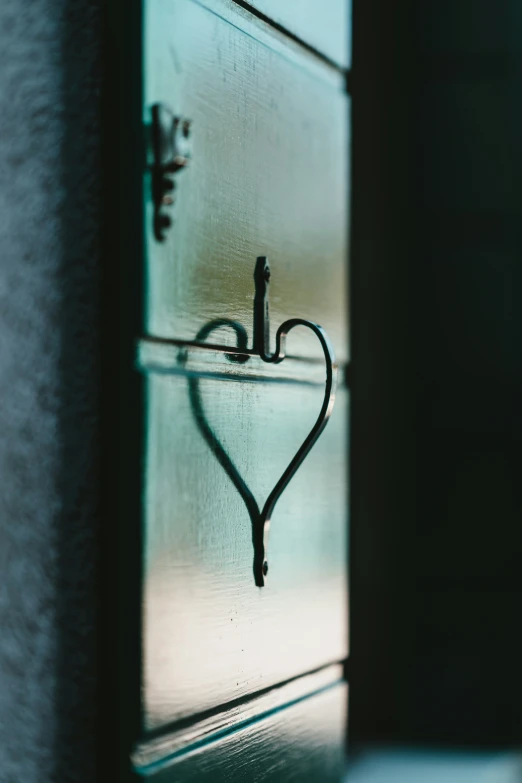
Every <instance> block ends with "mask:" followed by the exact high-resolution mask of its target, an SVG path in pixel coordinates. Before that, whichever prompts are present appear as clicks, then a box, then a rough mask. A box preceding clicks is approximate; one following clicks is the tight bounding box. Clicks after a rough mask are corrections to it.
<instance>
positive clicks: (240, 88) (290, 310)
mask: <svg viewBox="0 0 522 783" xmlns="http://www.w3.org/2000/svg"><path fill="white" fill-rule="evenodd" d="M213 5H214V6H215V8H216V12H215V13H212V12H211V11H210V10H208V9H206V8H203V7H202V6H200V5H199V4H197V3H196V2H193V0H176V1H175V2H172V0H153V2H147V3H146V6H145V9H146V13H145V106H144V119H145V122H150V121H151V107H152V106H153V104H155V103H157V102H163V103H165V104H168V105H169V106H170V107H171V108H172V110H173V112H174V113H178V114H179V115H180V116H183V117H187V118H190V119H191V120H192V146H193V149H192V160H191V162H190V164H189V166H188V167H187V169H186V170H185V171H182V172H179V173H178V174H177V175H175V181H176V189H175V192H174V198H175V203H174V205H173V206H172V207H171V208H169V214H170V216H171V217H172V219H173V226H172V227H171V228H170V230H168V232H167V235H166V240H165V241H164V242H158V241H157V240H156V239H155V237H154V233H153V230H152V225H153V217H152V205H151V201H150V178H149V177H148V175H147V176H146V178H145V198H146V203H147V216H146V253H147V265H146V275H147V276H146V285H145V295H146V311H147V316H146V324H145V330H146V332H147V333H148V334H152V335H156V336H162V337H172V338H176V339H185V340H194V339H195V336H196V334H197V333H198V331H199V329H200V328H201V326H202V325H203V324H204V323H205V322H207V321H210V320H212V319H215V318H233V319H235V320H237V321H240V322H241V323H243V324H244V325H245V326H246V327H247V328H250V324H251V320H252V299H251V291H252V273H253V268H254V263H255V259H256V257H257V256H268V258H269V260H270V262H271V264H272V269H273V279H272V282H271V288H272V294H271V299H272V318H273V321H274V323H280V322H281V321H284V320H285V319H287V318H289V317H304V318H309V319H311V320H312V321H315V322H317V323H319V324H321V325H322V326H323V327H324V328H325V329H327V331H328V333H329V335H330V338H331V339H332V341H333V343H334V346H335V349H336V354H337V357H338V358H339V359H340V360H345V359H346V358H347V355H348V329H347V312H346V300H347V275H346V248H347V236H346V223H347V221H346V215H347V179H348V162H347V161H348V139H347V123H348V109H349V106H348V102H347V97H346V95H345V94H344V92H343V88H344V82H343V79H342V78H340V76H339V74H338V72H337V71H336V70H335V69H333V68H329V67H328V66H327V65H325V64H323V63H319V64H318V63H317V62H315V61H314V58H313V57H311V56H309V55H308V54H307V53H306V52H305V51H303V52H299V51H297V50H296V49H292V48H288V47H286V46H284V45H283V44H282V43H281V40H280V36H279V37H278V36H277V35H276V34H275V32H273V31H271V29H270V28H269V27H268V26H267V25H265V24H263V23H261V22H259V20H256V19H254V18H252V19H250V18H249V17H250V15H249V14H248V13H246V12H244V11H243V12H242V15H240V16H238V17H237V18H236V17H232V20H233V21H234V24H232V23H231V21H230V20H225V19H223V18H221V17H220V16H219V15H218V14H217V11H219V10H223V12H224V11H225V10H226V8H228V7H229V6H230V5H232V6H233V5H234V4H230V3H221V2H219V3H218V2H216V3H214V4H213ZM239 10H242V9H239ZM239 25H241V26H242V29H241V30H240V29H238V26H239ZM291 352H292V353H294V354H296V355H299V356H305V355H308V354H311V355H314V356H321V355H322V354H321V348H320V347H319V346H318V344H316V343H314V342H312V344H309V343H308V344H305V343H304V342H303V340H302V339H301V337H300V336H299V335H296V337H295V339H293V340H292V345H291Z"/></svg>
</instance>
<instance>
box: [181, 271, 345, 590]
mask: <svg viewBox="0 0 522 783" xmlns="http://www.w3.org/2000/svg"><path fill="white" fill-rule="evenodd" d="M254 280H255V297H254V339H253V353H254V354H257V355H259V356H260V357H261V359H262V360H263V361H265V362H269V363H279V362H282V361H283V359H284V358H285V355H286V354H285V348H286V337H287V335H288V333H289V332H290V331H291V330H292V329H294V328H295V327H296V326H304V327H306V328H308V329H311V331H312V332H313V333H314V334H315V335H316V337H317V338H318V339H319V342H320V343H321V347H322V349H323V353H324V357H325V363H326V382H325V393H324V398H323V404H322V406H321V410H320V412H319V416H318V417H317V420H316V422H315V424H314V425H313V427H312V429H311V430H310V432H309V433H308V435H307V436H306V438H305V440H304V441H303V443H302V444H301V446H300V447H299V449H298V451H297V452H296V454H295V455H294V456H293V457H292V459H291V461H290V462H289V463H288V465H287V467H286V469H285V470H284V472H283V474H282V475H281V477H280V478H279V480H278V481H277V483H276V484H275V486H274V488H273V489H272V491H271V492H270V494H269V496H268V498H267V500H266V502H265V504H264V506H263V508H262V509H261V510H260V508H259V505H258V503H257V501H256V499H255V498H254V495H253V493H252V492H251V490H250V489H249V487H248V486H247V484H246V482H245V481H244V480H243V478H242V476H241V474H240V473H239V470H238V469H237V467H236V466H235V464H234V463H233V461H232V459H231V458H230V456H229V455H228V454H227V452H226V451H225V449H224V447H223V445H222V444H221V442H220V441H219V438H218V437H217V435H216V434H215V433H214V431H213V430H212V427H211V426H210V424H209V423H208V420H207V418H206V416H205V412H204V408H203V403H202V400H201V395H200V391H199V379H198V378H190V379H189V394H190V401H191V406H192V411H193V413H194V417H195V420H196V423H197V424H198V427H199V429H200V431H201V433H202V435H203V437H204V438H205V440H206V441H207V443H208V444H209V446H210V447H211V449H212V452H213V454H214V455H215V457H216V459H217V460H218V462H219V463H220V465H221V466H222V467H223V469H224V470H225V472H226V473H227V475H228V476H229V478H230V479H231V481H232V482H233V484H234V486H235V487H236V489H237V490H238V492H239V494H240V495H241V497H242V499H243V502H244V503H245V506H246V508H247V510H248V513H249V516H250V519H251V523H252V543H253V547H254V564H253V570H254V580H255V583H256V585H257V586H258V587H263V585H264V583H265V577H266V575H267V573H268V562H267V560H266V551H267V546H268V534H269V530H270V521H271V518H272V514H273V512H274V508H275V506H276V503H277V501H278V500H279V498H280V497H281V495H282V494H283V492H284V490H285V489H286V487H287V486H288V484H289V483H290V481H291V480H292V478H293V476H294V475H295V473H296V472H297V470H298V468H299V467H300V465H301V463H302V462H303V460H304V459H305V457H306V456H307V454H308V453H309V452H310V450H311V449H312V447H313V445H314V444H315V442H316V440H317V439H318V437H319V435H320V434H321V433H322V431H323V430H324V428H325V426H326V424H327V422H328V419H329V418H330V415H331V413H332V410H333V406H334V402H335V387H336V381H337V365H336V363H335V355H334V351H333V347H332V345H331V343H330V340H329V338H328V335H327V334H326V332H325V331H324V329H323V328H322V327H321V326H318V324H315V323H313V322H312V321H307V320H304V319H302V318H290V319H289V320H287V321H285V322H284V323H282V324H281V326H280V327H279V328H278V330H277V332H276V350H275V352H274V353H273V354H271V353H270V349H269V343H270V313H269V302H268V283H269V280H270V267H269V265H268V261H267V259H266V258H265V257H260V258H258V259H257V263H256V268H255V272H254ZM223 327H229V328H231V329H233V330H234V332H235V334H236V346H237V348H238V350H239V351H243V352H244V351H245V350H246V341H247V337H246V331H245V328H244V327H243V326H242V325H241V324H238V323H237V322H236V321H231V320H228V319H220V320H217V321H211V322H210V323H208V324H205V326H203V327H202V329H200V331H199V332H198V335H197V338H196V339H197V340H205V339H206V338H207V337H208V336H209V335H210V334H211V332H213V331H214V330H216V329H219V328H223ZM240 356H241V357H242V359H241V360H242V361H248V359H249V358H250V356H249V355H247V354H244V353H243V354H234V353H233V351H231V352H230V355H229V359H230V360H231V361H238V359H239V357H240Z"/></svg>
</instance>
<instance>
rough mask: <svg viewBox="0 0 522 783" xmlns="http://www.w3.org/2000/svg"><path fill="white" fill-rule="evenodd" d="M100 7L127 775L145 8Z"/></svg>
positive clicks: (122, 751)
mask: <svg viewBox="0 0 522 783" xmlns="http://www.w3.org/2000/svg"><path fill="white" fill-rule="evenodd" d="M104 8H105V17H104V42H103V44H104V86H103V94H102V129H103V138H102V178H103V241H104V244H103V250H104V252H103V262H102V275H101V292H100V293H101V302H102V324H101V346H100V351H101V355H102V362H103V365H102V437H103V443H102V454H103V457H102V459H103V462H102V471H103V473H102V485H103V493H102V498H103V508H102V526H101V527H102V530H101V536H100V539H101V544H100V546H101V551H100V577H101V578H100V591H99V622H100V635H99V650H98V661H99V672H100V680H99V681H100V692H99V704H100V721H99V725H100V744H99V747H100V757H99V777H100V780H102V779H109V778H110V779H113V780H118V781H119V780H125V779H127V778H128V777H129V776H130V762H129V754H130V750H131V747H132V745H133V744H134V742H135V741H136V740H137V738H138V736H139V734H140V728H141V726H140V722H141V716H140V688H139V683H140V669H141V660H140V656H141V650H140V638H141V633H140V615H139V607H140V596H141V569H142V564H141V551H142V547H141V537H142V531H141V504H142V498H141V486H142V481H141V458H142V457H141V455H142V454H143V446H142V444H143V435H144V433H143V428H142V422H143V416H141V415H140V412H141V411H142V410H143V405H144V399H143V385H142V378H141V376H140V375H139V374H138V373H137V372H134V370H133V365H134V353H135V341H136V338H137V337H138V336H139V335H140V334H141V330H142V324H143V313H142V310H143V282H142V278H143V271H142V264H143V260H142V257H143V253H142V248H143V236H142V176H143V163H144V129H143V122H142V94H143V85H142V62H143V57H142V46H143V43H142V38H143V29H142V28H143V25H142V18H143V8H142V1H141V0H111V2H109V3H106V4H105V6H104Z"/></svg>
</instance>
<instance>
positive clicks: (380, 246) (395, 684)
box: [350, 0, 416, 751]
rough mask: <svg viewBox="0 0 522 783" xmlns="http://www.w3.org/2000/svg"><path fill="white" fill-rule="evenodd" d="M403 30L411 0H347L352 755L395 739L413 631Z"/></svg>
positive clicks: (409, 226) (409, 232)
mask: <svg viewBox="0 0 522 783" xmlns="http://www.w3.org/2000/svg"><path fill="white" fill-rule="evenodd" d="M408 26H409V2H408V0H354V4H353V28H352V29H353V66H352V73H351V76H350V88H351V93H352V99H353V102H352V112H353V114H352V165H353V169H352V214H351V226H352V230H351V289H350V300H351V301H350V312H351V327H352V345H351V357H352V367H351V378H352V399H351V405H352V409H351V420H352V428H351V464H350V486H351V499H350V512H351V526H350V552H351V576H350V580H351V593H350V596H351V640H352V643H351V651H350V676H351V683H350V747H351V751H353V750H356V749H357V747H360V746H361V745H364V744H365V743H367V742H368V741H369V742H382V741H384V742H389V741H397V740H398V739H399V738H400V735H401V682H402V679H403V675H402V672H401V667H402V666H403V663H402V656H401V650H402V649H403V648H404V647H406V648H407V646H408V634H409V633H411V629H410V626H411V623H410V624H408V617H409V612H410V611H411V606H410V604H411V592H412V591H411V585H410V586H409V589H408V590H405V589H403V588H404V585H405V584H407V582H408V562H407V559H406V558H405V552H406V551H407V549H408V546H409V543H408V541H409V538H410V534H411V530H412V526H413V525H414V519H415V502H416V501H415V480H414V479H415V383H414V381H415V378H414V367H413V363H412V346H413V338H414V329H412V319H411V313H412V297H411V294H412V272H413V271H414V266H413V261H414V260H415V259H413V253H412V244H413V240H414V238H415V237H414V231H415V226H414V224H413V222H412V220H411V211H410V207H411V205H409V204H408V198H409V195H408V194H409V193H410V186H409V185H410V181H411V176H412V172H411V171H410V164H409V160H410V156H409V146H410V145H411V141H412V140H411V138H410V137H409V136H410V131H409V127H410V126H409V122H408V112H409V104H408V92H407V90H405V84H406V75H407V70H408V68H411V67H412V65H411V63H409V62H408V61H407V58H406V56H405V52H404V51H403V49H404V47H403V44H404V41H405V40H408ZM401 566H405V569H404V570H405V573H404V574H399V575H397V571H398V570H400V569H401ZM410 575H411V572H410Z"/></svg>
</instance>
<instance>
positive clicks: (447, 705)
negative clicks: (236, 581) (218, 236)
mask: <svg viewBox="0 0 522 783" xmlns="http://www.w3.org/2000/svg"><path fill="white" fill-rule="evenodd" d="M353 36H354V38H353V51H354V57H353V73H352V75H351V77H350V79H351V85H350V86H351V89H352V93H353V118H354V126H353V149H352V153H353V175H354V179H353V191H352V192H353V194H354V206H353V213H352V232H353V256H352V260H353V267H352V291H351V300H352V312H353V370H354V372H353V378H354V389H353V409H352V415H353V441H352V460H353V464H352V533H351V574H352V577H351V590H352V594H351V600H352V620H351V659H350V664H349V674H350V681H351V685H350V712H351V725H350V738H351V741H352V743H353V745H354V747H357V746H358V745H360V744H364V743H367V742H385V743H408V744H411V743H413V744H444V745H458V746H482V747H494V746H510V745H518V746H520V744H522V666H521V662H522V634H521V632H520V628H519V626H520V620H521V600H520V599H521V596H522V502H521V501H522V481H521V467H522V464H521V462H522V458H521V448H520V447H521V440H522V417H521V413H520V403H521V400H522V395H521V391H522V308H521V306H520V297H521V294H522V264H521V256H522V230H521V214H520V213H521V207H522V156H521V138H522V108H521V107H522V101H521V95H522V4H521V3H520V2H519V0H496V1H495V2H494V3H493V2H491V0H437V2H435V0H422V2H420V1H418V2H414V1H413V0H354V8H353Z"/></svg>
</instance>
